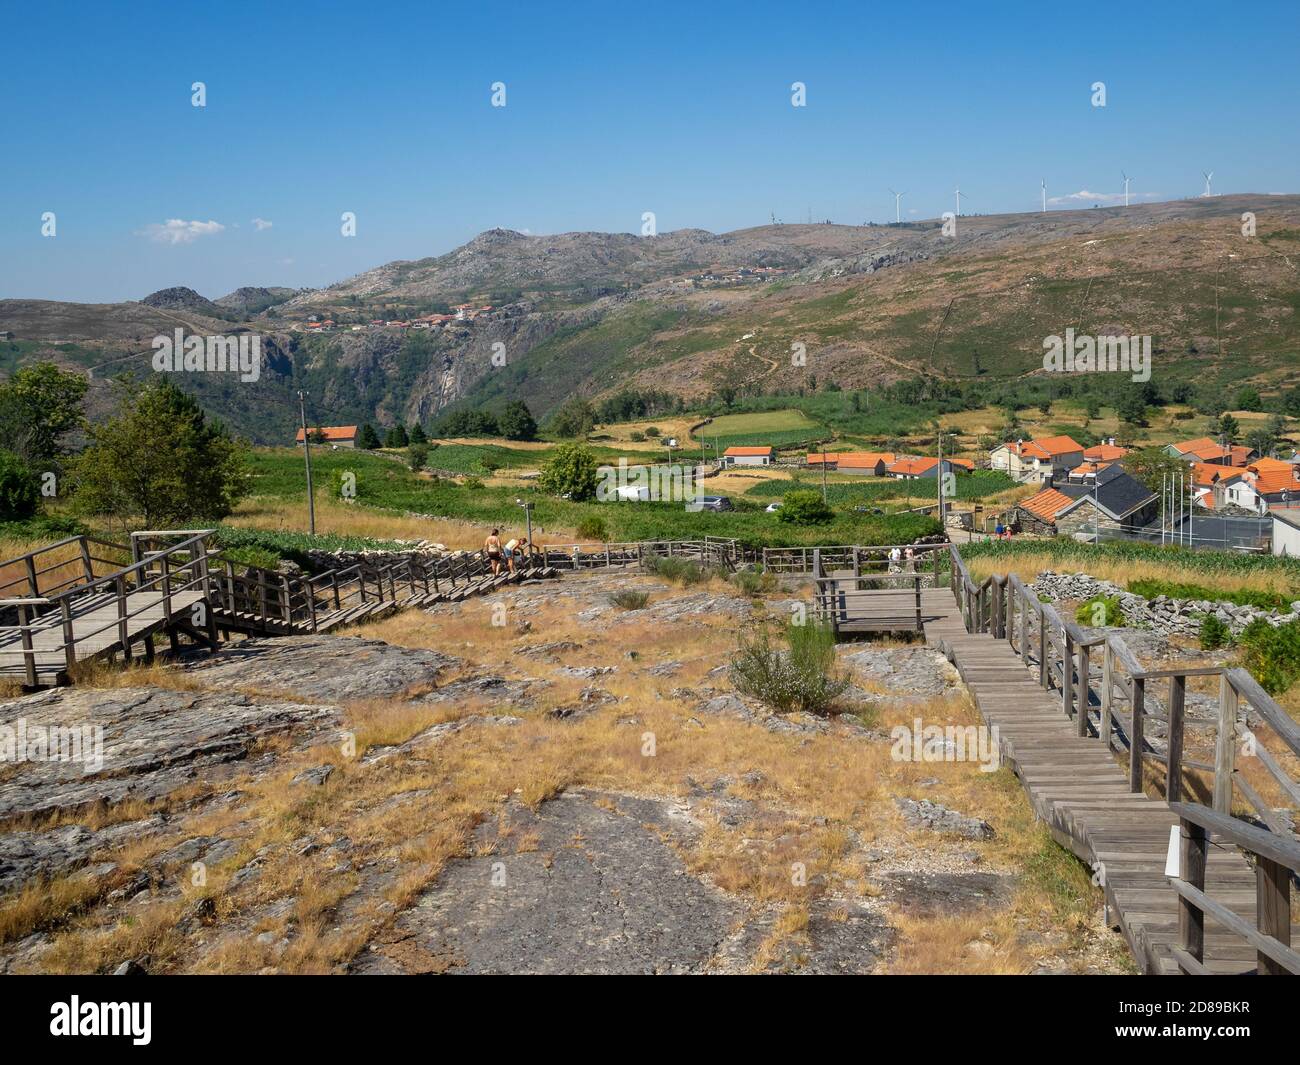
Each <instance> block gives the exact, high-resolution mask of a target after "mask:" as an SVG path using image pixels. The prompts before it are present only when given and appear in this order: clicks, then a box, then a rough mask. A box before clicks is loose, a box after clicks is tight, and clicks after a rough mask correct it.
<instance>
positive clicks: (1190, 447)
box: [1173, 436, 1222, 455]
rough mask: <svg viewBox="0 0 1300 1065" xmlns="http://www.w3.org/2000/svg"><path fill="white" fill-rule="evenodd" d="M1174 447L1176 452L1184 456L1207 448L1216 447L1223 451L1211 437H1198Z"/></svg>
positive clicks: (1183, 441)
mask: <svg viewBox="0 0 1300 1065" xmlns="http://www.w3.org/2000/svg"><path fill="white" fill-rule="evenodd" d="M1173 446H1174V449H1175V450H1176V451H1179V452H1181V453H1182V454H1184V455H1187V454H1190V453H1191V452H1193V451H1199V450H1201V449H1203V448H1207V447H1214V448H1219V449H1220V450H1222V445H1221V444H1220V443H1219V442H1218V441H1217V440H1215V439H1214V438H1213V437H1210V436H1198V437H1197V438H1196V439H1195V440H1182V441H1180V442H1178V443H1176V444H1174V445H1173Z"/></svg>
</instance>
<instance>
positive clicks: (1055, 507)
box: [1019, 488, 1074, 521]
mask: <svg viewBox="0 0 1300 1065" xmlns="http://www.w3.org/2000/svg"><path fill="white" fill-rule="evenodd" d="M1073 502H1074V500H1073V499H1071V498H1070V497H1069V496H1067V495H1066V494H1065V493H1063V492H1058V491H1057V490H1056V489H1055V488H1044V489H1043V490H1042V491H1041V492H1036V493H1035V494H1034V495H1031V496H1030V497H1029V498H1028V499H1022V500H1021V501H1020V503H1019V506H1020V507H1021V508H1022V509H1024V510H1027V511H1029V513H1030V514H1032V515H1034V517H1036V518H1042V519H1043V521H1055V520H1056V515H1058V514H1059V513H1060V512H1061V511H1063V510H1064V509H1065V508H1066V507H1068V506H1069V505H1070V504H1071V503H1073Z"/></svg>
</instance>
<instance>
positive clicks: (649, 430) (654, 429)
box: [645, 425, 659, 439]
mask: <svg viewBox="0 0 1300 1065" xmlns="http://www.w3.org/2000/svg"><path fill="white" fill-rule="evenodd" d="M645 435H646V436H648V437H650V438H651V439H653V438H654V437H656V436H658V435H659V427H658V426H657V425H647V426H646V429H645Z"/></svg>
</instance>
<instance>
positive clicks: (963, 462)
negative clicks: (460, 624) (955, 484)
mask: <svg viewBox="0 0 1300 1065" xmlns="http://www.w3.org/2000/svg"><path fill="white" fill-rule="evenodd" d="M943 461H944V462H947V463H949V464H950V465H952V466H960V467H961V468H962V469H963V470H973V469H975V463H974V462H972V461H971V460H970V459H954V458H951V457H949V458H946V459H944V460H943Z"/></svg>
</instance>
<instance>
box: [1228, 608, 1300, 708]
mask: <svg viewBox="0 0 1300 1065" xmlns="http://www.w3.org/2000/svg"><path fill="white" fill-rule="evenodd" d="M1238 642H1239V643H1240V645H1241V650H1242V662H1243V664H1244V665H1245V666H1246V668H1247V669H1248V670H1250V672H1251V673H1252V674H1254V677H1255V679H1256V680H1257V681H1259V683H1260V686H1261V687H1262V688H1263V689H1264V690H1265V691H1266V692H1268V693H1269V694H1270V695H1279V694H1281V693H1282V692H1284V691H1286V690H1287V689H1288V688H1289V687H1291V685H1292V684H1294V683H1295V681H1296V678H1297V677H1300V621H1291V622H1288V623H1287V624H1285V625H1276V626H1274V625H1270V624H1269V623H1268V622H1267V621H1265V620H1264V619H1263V618H1256V619H1255V620H1254V621H1252V622H1251V623H1250V624H1249V625H1247V626H1246V627H1245V629H1243V630H1242V633H1241V637H1240V639H1239V641H1238Z"/></svg>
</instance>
